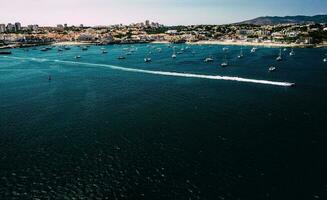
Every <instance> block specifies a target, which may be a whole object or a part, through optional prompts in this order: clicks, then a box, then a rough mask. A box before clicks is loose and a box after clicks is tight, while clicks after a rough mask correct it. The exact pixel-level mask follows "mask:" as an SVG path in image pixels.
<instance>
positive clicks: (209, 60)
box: [204, 57, 213, 62]
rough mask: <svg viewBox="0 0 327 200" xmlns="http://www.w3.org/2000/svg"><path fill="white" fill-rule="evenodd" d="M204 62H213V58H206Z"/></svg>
mask: <svg viewBox="0 0 327 200" xmlns="http://www.w3.org/2000/svg"><path fill="white" fill-rule="evenodd" d="M204 62H213V58H211V57H208V58H206V59H204Z"/></svg>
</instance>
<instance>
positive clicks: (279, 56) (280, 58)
mask: <svg viewBox="0 0 327 200" xmlns="http://www.w3.org/2000/svg"><path fill="white" fill-rule="evenodd" d="M276 60H277V61H281V60H283V58H282V49H280V50H279V55H278V57H277V58H276Z"/></svg>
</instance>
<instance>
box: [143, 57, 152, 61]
mask: <svg viewBox="0 0 327 200" xmlns="http://www.w3.org/2000/svg"><path fill="white" fill-rule="evenodd" d="M151 61H152V60H151V58H150V57H148V58H144V62H151Z"/></svg>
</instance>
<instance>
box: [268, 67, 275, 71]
mask: <svg viewBox="0 0 327 200" xmlns="http://www.w3.org/2000/svg"><path fill="white" fill-rule="evenodd" d="M268 70H269V72H273V71H276V67H273V66H271V67H269V68H268Z"/></svg>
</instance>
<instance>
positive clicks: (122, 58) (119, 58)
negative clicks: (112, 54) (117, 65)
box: [118, 56, 126, 60]
mask: <svg viewBox="0 0 327 200" xmlns="http://www.w3.org/2000/svg"><path fill="white" fill-rule="evenodd" d="M124 59H126V58H125V57H124V56H119V57H118V60H124Z"/></svg>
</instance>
